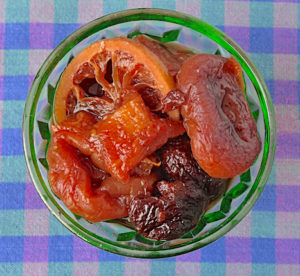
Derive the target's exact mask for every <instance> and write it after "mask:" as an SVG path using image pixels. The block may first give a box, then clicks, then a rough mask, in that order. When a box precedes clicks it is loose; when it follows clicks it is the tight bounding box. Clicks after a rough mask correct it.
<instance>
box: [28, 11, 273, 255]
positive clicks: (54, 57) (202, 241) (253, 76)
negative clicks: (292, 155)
mask: <svg viewBox="0 0 300 276" xmlns="http://www.w3.org/2000/svg"><path fill="white" fill-rule="evenodd" d="M137 20H158V21H167V22H172V23H176V24H178V25H182V26H185V27H188V28H190V29H193V30H195V31H197V32H199V33H201V34H203V35H205V36H207V37H208V38H210V39H212V40H213V41H215V42H216V43H217V44H219V45H220V46H222V47H223V48H224V49H226V50H227V51H228V52H229V53H231V54H232V55H233V56H234V57H235V58H236V59H237V60H238V61H239V63H240V64H241V66H242V67H243V69H244V71H245V72H246V73H247V75H248V77H249V78H250V80H251V81H252V83H253V85H254V87H255V89H256V91H257V94H258V97H259V101H260V104H261V107H262V112H263V117H264V123H265V126H266V129H265V130H266V134H265V144H264V153H263V159H262V163H261V167H260V170H259V172H258V175H257V178H256V180H255V182H254V184H253V186H252V188H251V190H250V191H249V193H248V195H247V197H246V198H245V199H244V201H243V202H242V203H241V204H240V205H239V207H238V208H237V209H236V210H235V211H234V212H233V213H232V214H231V215H230V216H229V217H228V218H227V219H226V220H225V221H224V222H223V223H222V224H220V225H219V226H218V227H216V228H215V229H212V230H211V231H209V232H207V233H206V234H204V235H203V236H200V237H198V238H196V239H194V240H191V241H188V242H186V243H183V244H180V245H177V246H176V245H175V246H172V247H170V248H167V249H164V248H159V249H158V248H145V249H138V248H131V247H129V246H126V245H122V244H118V243H116V242H112V241H109V240H107V239H104V238H101V237H99V236H97V235H95V234H93V233H91V232H89V231H87V230H85V229H83V228H82V227H81V226H80V225H79V224H78V223H76V222H75V221H74V220H73V219H72V218H70V217H69V216H68V214H66V213H65V212H64V210H62V209H61V207H60V206H59V205H58V204H57V203H56V201H55V199H54V198H52V196H51V195H50V193H49V191H48V190H47V188H46V186H45V183H44V182H43V179H42V176H41V174H40V172H39V168H38V164H37V162H38V161H37V157H36V155H35V150H34V143H33V141H34V138H33V127H34V114H35V111H36V106H37V102H38V99H39V96H40V93H41V91H42V87H43V85H44V84H45V82H46V80H47V78H48V76H49V75H50V73H51V71H52V70H53V69H54V67H55V66H56V64H57V63H58V62H59V60H60V59H61V58H62V57H63V56H64V55H65V54H66V53H67V52H68V51H69V50H71V49H72V48H73V47H74V46H75V45H76V44H77V43H79V42H80V41H82V40H83V39H85V38H86V37H88V36H89V35H91V34H93V33H95V32H97V31H99V30H102V29H105V28H106V27H109V26H112V25H115V24H118V23H124V22H128V21H137ZM275 145H276V125H275V113H274V108H273V105H272V101H271V98H270V95H269V93H268V89H267V87H266V85H265V83H264V81H263V79H262V77H261V76H260V74H259V73H258V71H257V69H256V68H255V66H254V65H253V64H252V62H251V61H250V60H249V58H248V57H247V55H246V54H245V53H244V51H243V50H242V49H241V48H240V47H239V46H238V45H237V44H236V43H235V42H233V41H232V40H231V39H230V38H229V37H227V36H226V35H225V34H224V33H222V32H221V31H220V30H218V29H216V28H215V27H213V26H211V25H209V24H207V23H205V22H204V21H202V20H199V19H197V18H194V17H192V16H189V15H186V14H182V13H179V12H175V11H169V10H161V9H134V10H127V11H122V12H117V13H113V14H110V15H106V16H103V17H101V18H98V19H96V20H94V21H92V22H90V23H88V24H86V25H84V26H83V27H81V28H79V29H78V30H76V31H75V32H74V33H72V34H71V35H70V36H69V37H67V38H66V39H65V40H64V41H63V42H62V43H61V44H60V45H59V46H57V48H56V49H55V50H54V51H53V52H52V53H51V54H50V55H49V56H48V58H47V59H46V61H45V62H44V64H43V65H42V67H41V68H40V70H39V71H38V73H37V75H36V77H35V79H34V81H33V84H32V86H31V89H30V92H29V95H28V97H27V101H26V105H25V110H24V117H23V146H24V152H25V159H26V163H27V167H28V169H29V172H30V175H31V177H32V180H33V182H34V185H35V187H36V189H37V191H38V192H39V194H40V196H41V198H42V200H43V201H44V203H45V204H46V206H47V207H48V209H49V210H50V211H51V212H52V213H53V214H54V215H55V216H56V218H57V219H58V220H59V221H60V222H61V223H62V224H63V225H65V226H66V227H67V228H68V229H69V230H71V231H72V232H73V233H74V234H76V235H77V236H79V237H81V238H82V239H83V240H85V241H87V242H88V243H90V244H92V245H94V246H96V247H98V248H101V249H104V250H107V251H110V252H113V253H117V254H121V255H125V256H130V257H140V258H161V257H169V256H175V255H179V254H182V253H187V252H190V251H192V250H196V249H198V248H201V247H203V246H205V245H207V244H209V243H211V242H213V241H215V240H216V239H218V238H219V237H221V236H223V235H224V234H225V233H227V232H228V231H229V230H230V229H232V228H233V227H234V226H235V225H236V224H237V223H238V222H239V221H241V219H242V218H243V217H244V216H245V215H246V214H247V213H248V212H249V210H250V209H251V207H252V206H253V205H254V203H255V202H256V200H257V199H258V197H259V195H260V194H261V192H262V190H263V188H264V186H265V184H266V181H267V178H268V176H269V174H270V172H271V168H272V164H273V160H274V153H275ZM37 183H40V185H41V186H42V189H43V190H44V192H46V194H47V196H48V197H47V198H44V196H42V193H41V191H40V188H41V187H39V186H38V184H37ZM229 192H230V191H229ZM229 192H228V193H229ZM228 193H226V195H227V194H228ZM226 195H225V197H226ZM225 197H224V199H223V200H225ZM49 199H50V201H49ZM52 207H55V208H56V209H57V210H58V211H59V212H61V213H62V214H63V216H59V215H58V214H57V213H56V212H54V210H52ZM225 209H226V208H225ZM218 212H220V211H217V212H215V213H218ZM211 214H212V213H211ZM211 214H210V215H211ZM213 215H214V216H217V217H218V216H220V214H213ZM205 220H207V219H205ZM69 222H71V223H73V225H72V224H69ZM202 223H203V220H202V222H201V221H200V223H199V225H201V224H202Z"/></svg>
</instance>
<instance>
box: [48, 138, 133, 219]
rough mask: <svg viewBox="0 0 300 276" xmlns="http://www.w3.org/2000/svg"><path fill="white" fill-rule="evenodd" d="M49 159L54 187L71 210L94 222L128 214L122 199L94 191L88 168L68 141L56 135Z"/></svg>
mask: <svg viewBox="0 0 300 276" xmlns="http://www.w3.org/2000/svg"><path fill="white" fill-rule="evenodd" d="M47 159H48V163H49V173H48V179H49V183H50V185H51V188H52V190H53V192H54V193H55V194H56V195H57V196H58V197H59V198H60V199H61V200H62V201H63V203H64V204H65V205H66V207H67V208H68V209H69V210H70V211H71V212H73V213H75V214H78V215H80V216H82V217H84V218H85V219H87V220H88V221H91V222H98V221H102V220H108V219H115V218H122V217H124V216H127V208H126V206H125V205H124V204H122V202H121V200H119V199H118V198H113V197H112V196H111V195H110V194H109V193H108V192H106V191H102V192H101V193H98V194H95V193H94V190H93V189H92V182H91V178H90V176H89V174H88V172H87V170H86V168H85V167H84V166H83V164H82V163H81V162H80V161H79V160H78V156H77V154H76V152H75V150H74V148H73V147H71V146H70V145H69V144H68V143H67V142H66V141H64V140H63V139H61V138H59V137H56V136H55V135H53V136H52V139H51V143H50V147H49V150H48V154H47Z"/></svg>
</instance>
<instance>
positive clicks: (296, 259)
mask: <svg viewBox="0 0 300 276" xmlns="http://www.w3.org/2000/svg"><path fill="white" fill-rule="evenodd" d="M275 247H276V250H275V251H276V263H279V264H300V239H276V241H275Z"/></svg>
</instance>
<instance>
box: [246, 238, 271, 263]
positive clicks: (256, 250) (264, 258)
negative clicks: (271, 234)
mask: <svg viewBox="0 0 300 276" xmlns="http://www.w3.org/2000/svg"><path fill="white" fill-rule="evenodd" d="M251 241H252V243H251V244H252V250H251V252H252V262H253V263H270V264H274V263H275V240H274V239H271V238H252V239H251Z"/></svg>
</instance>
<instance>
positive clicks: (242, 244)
mask: <svg viewBox="0 0 300 276" xmlns="http://www.w3.org/2000/svg"><path fill="white" fill-rule="evenodd" d="M226 262H228V263H251V239H250V238H238V237H226Z"/></svg>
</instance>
